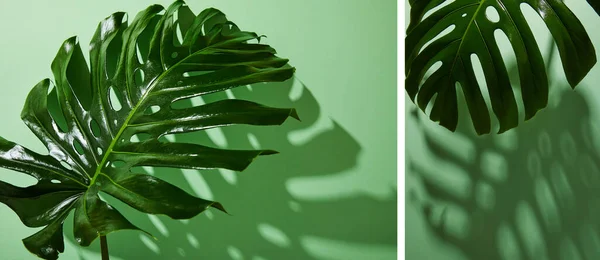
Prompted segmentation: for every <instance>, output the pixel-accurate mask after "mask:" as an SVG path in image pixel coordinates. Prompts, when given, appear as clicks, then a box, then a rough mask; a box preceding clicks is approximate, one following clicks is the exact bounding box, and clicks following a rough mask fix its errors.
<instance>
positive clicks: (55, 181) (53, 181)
mask: <svg viewBox="0 0 600 260" xmlns="http://www.w3.org/2000/svg"><path fill="white" fill-rule="evenodd" d="M50 182H52V183H56V184H59V183H62V182H61V181H59V180H54V179H53V180H51V181H50Z"/></svg>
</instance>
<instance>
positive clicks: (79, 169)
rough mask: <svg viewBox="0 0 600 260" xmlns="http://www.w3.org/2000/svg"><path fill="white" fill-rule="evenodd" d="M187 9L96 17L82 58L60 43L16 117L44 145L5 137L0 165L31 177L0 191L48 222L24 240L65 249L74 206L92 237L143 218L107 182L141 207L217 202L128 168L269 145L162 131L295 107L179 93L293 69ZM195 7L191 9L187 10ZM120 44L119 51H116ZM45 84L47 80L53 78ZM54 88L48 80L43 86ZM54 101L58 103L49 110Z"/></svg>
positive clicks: (284, 75)
mask: <svg viewBox="0 0 600 260" xmlns="http://www.w3.org/2000/svg"><path fill="white" fill-rule="evenodd" d="M190 13H191V11H190V10H189V8H188V7H187V6H185V5H184V3H183V2H182V1H177V2H175V3H174V4H173V5H171V6H170V7H169V8H168V9H167V10H166V11H165V10H164V8H163V7H162V6H159V5H154V6H150V7H149V8H147V9H146V10H144V11H142V12H140V13H139V14H138V15H137V16H136V17H135V19H134V21H133V22H132V23H131V24H130V25H129V26H127V22H126V21H123V20H124V15H125V14H124V13H115V14H113V15H111V16H110V17H108V18H106V19H105V20H104V21H102V22H101V23H100V25H99V26H98V29H97V31H96V33H95V35H94V36H93V39H92V40H91V44H90V67H91V69H88V67H87V65H86V63H85V59H84V58H83V54H82V52H81V49H80V46H79V44H78V43H77V40H76V39H75V38H70V39H68V40H66V41H65V42H64V44H63V45H62V47H61V48H60V50H59V51H58V54H57V55H56V58H55V60H54V61H53V62H52V66H51V68H52V72H53V74H54V78H55V81H54V83H52V82H51V81H50V80H49V79H45V80H42V81H41V82H40V83H38V84H37V85H36V86H35V87H34V88H33V89H32V90H31V92H30V93H29V95H28V97H27V100H26V102H25V106H24V108H23V111H22V113H21V118H22V119H23V121H24V122H25V124H26V125H27V126H28V127H29V128H30V129H31V131H33V133H35V135H36V136H37V137H38V138H39V139H40V140H41V141H42V142H43V143H44V145H45V146H46V147H47V149H48V151H49V154H47V155H42V154H38V153H35V152H33V151H31V150H29V149H27V148H25V147H23V146H20V145H18V144H15V143H13V142H11V141H8V140H5V139H3V138H2V139H0V166H2V167H4V168H8V169H12V170H15V171H20V172H23V173H26V174H29V175H31V176H33V177H35V178H36V179H37V180H38V182H37V183H36V184H35V185H32V186H29V187H25V188H21V187H17V186H14V185H11V184H9V183H6V182H0V201H1V202H3V203H4V204H6V205H8V206H9V207H10V208H11V209H13V210H14V211H15V212H16V213H17V214H18V216H19V217H20V219H21V220H22V222H23V223H24V224H25V225H26V226H28V227H43V228H42V229H41V230H40V231H39V232H37V233H35V234H33V235H32V236H30V237H27V238H25V239H24V240H23V243H24V244H25V247H26V248H27V249H28V250H29V251H31V252H32V253H34V254H36V255H38V256H39V257H41V258H44V259H57V258H58V253H59V252H63V251H64V243H63V232H62V228H63V221H64V220H65V218H66V217H67V215H69V213H70V212H72V211H74V223H73V225H74V237H75V241H77V242H78V243H79V244H80V245H81V246H88V245H90V243H91V242H92V241H93V240H94V239H96V238H97V237H98V236H105V235H107V234H109V233H111V232H113V231H117V230H121V229H134V230H137V229H138V228H137V227H136V226H135V225H134V224H132V223H130V222H129V221H128V220H127V219H125V217H123V216H122V215H121V214H120V213H119V212H118V211H117V210H116V209H115V208H114V207H112V206H111V205H109V204H108V203H107V202H106V201H104V200H103V199H101V198H100V197H99V196H98V194H99V192H104V193H106V194H109V195H110V196H112V197H115V198H117V199H119V200H121V201H123V202H125V203H126V204H128V205H129V206H131V207H133V208H135V209H137V210H139V211H141V212H144V213H148V214H164V215H167V216H169V217H171V218H174V219H187V218H191V217H194V216H196V215H197V214H199V213H201V212H202V211H204V210H206V209H207V208H208V207H213V208H217V209H219V210H223V211H224V209H223V207H222V206H221V205H220V204H219V203H217V202H213V201H208V200H204V199H201V198H196V197H194V196H191V195H190V194H188V193H186V192H185V191H183V190H182V189H180V188H178V187H176V186H173V185H171V184H169V183H167V182H165V181H162V180H160V179H158V178H156V177H153V176H151V175H148V174H143V173H136V171H135V168H134V167H138V166H154V167H177V168H190V169H210V168H225V169H231V170H237V171H241V170H243V169H244V168H246V167H247V166H248V165H249V164H250V163H251V162H252V160H254V159H255V158H256V157H257V156H259V155H267V154H273V153H275V152H274V151H271V150H259V151H252V150H248V151H246V150H225V149H218V148H212V147H208V146H202V145H199V144H193V143H177V142H170V141H168V138H166V137H165V135H169V134H176V133H185V132H190V131H202V130H206V129H209V128H213V127H220V126H227V125H233V124H248V125H278V124H281V123H283V122H284V121H285V120H286V119H287V118H288V117H290V116H291V117H294V118H297V114H296V112H295V110H294V109H278V108H270V107H267V106H263V105H260V104H256V103H253V102H251V101H244V100H236V99H227V100H221V101H218V102H213V103H208V104H203V105H199V106H191V107H190V106H182V105H178V104H181V103H176V102H177V101H180V100H186V99H189V98H193V97H197V96H202V95H207V94H210V93H214V92H219V91H225V90H227V89H230V88H233V87H236V86H240V85H246V84H252V83H257V82H275V81H284V80H286V79H288V78H290V77H291V76H292V75H293V72H294V68H291V67H290V66H287V62H288V60H286V59H282V58H278V57H276V56H275V50H274V49H273V48H271V47H270V46H268V45H264V44H260V43H258V42H259V41H260V38H261V37H260V36H258V35H257V34H255V33H252V32H245V31H240V30H239V29H238V27H237V26H236V25H235V24H233V23H232V22H230V21H228V20H227V19H226V17H225V15H224V14H223V13H221V12H220V11H218V10H216V9H206V10H204V11H202V12H201V13H200V14H199V15H198V16H196V17H195V18H194V16H192V18H193V19H189V21H185V20H183V19H181V18H182V17H184V16H185V15H186V14H187V15H189V14H190ZM192 15H193V14H192ZM111 53H115V54H116V55H111ZM52 85H54V87H53V88H52ZM49 90H51V91H49ZM52 107H55V108H57V109H56V110H53V109H51V108H52Z"/></svg>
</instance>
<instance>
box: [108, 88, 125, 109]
mask: <svg viewBox="0 0 600 260" xmlns="http://www.w3.org/2000/svg"><path fill="white" fill-rule="evenodd" d="M109 92H110V96H109V98H110V106H111V107H112V108H113V109H114V110H115V111H119V110H121V108H122V106H121V101H120V100H119V97H118V96H117V93H116V92H115V89H114V87H110V90H109Z"/></svg>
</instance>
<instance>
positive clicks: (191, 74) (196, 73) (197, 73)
mask: <svg viewBox="0 0 600 260" xmlns="http://www.w3.org/2000/svg"><path fill="white" fill-rule="evenodd" d="M211 72H212V71H188V72H184V73H183V77H184V78H190V77H195V76H201V75H204V74H208V73H211Z"/></svg>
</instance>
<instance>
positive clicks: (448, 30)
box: [419, 24, 456, 53]
mask: <svg viewBox="0 0 600 260" xmlns="http://www.w3.org/2000/svg"><path fill="white" fill-rule="evenodd" d="M455 28H456V25H454V24H451V25H450V26H448V27H446V29H444V30H443V31H441V32H440V33H439V34H438V35H436V36H435V37H433V39H431V40H430V41H428V42H427V43H425V44H424V45H423V47H421V49H420V50H419V53H421V52H422V51H423V50H425V48H427V46H429V45H430V44H432V43H434V42H435V41H437V40H439V39H441V38H442V37H444V36H446V35H448V34H450V33H451V32H452V31H454V29H455Z"/></svg>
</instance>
